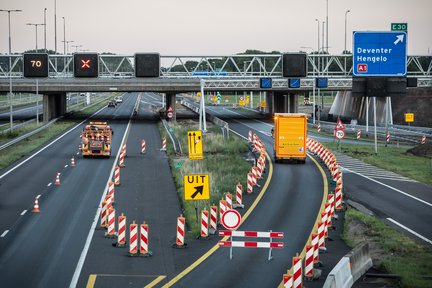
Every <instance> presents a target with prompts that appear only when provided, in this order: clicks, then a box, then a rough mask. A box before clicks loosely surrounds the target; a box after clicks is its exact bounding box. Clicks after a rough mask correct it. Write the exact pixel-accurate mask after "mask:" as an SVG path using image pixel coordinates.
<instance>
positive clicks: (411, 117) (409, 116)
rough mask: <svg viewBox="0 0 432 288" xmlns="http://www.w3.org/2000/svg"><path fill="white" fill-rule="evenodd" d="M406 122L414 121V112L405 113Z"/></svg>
mask: <svg viewBox="0 0 432 288" xmlns="http://www.w3.org/2000/svg"><path fill="white" fill-rule="evenodd" d="M405 122H414V113H405Z"/></svg>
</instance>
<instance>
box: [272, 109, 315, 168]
mask: <svg viewBox="0 0 432 288" xmlns="http://www.w3.org/2000/svg"><path fill="white" fill-rule="evenodd" d="M273 133H274V159H275V162H276V163H279V162H282V161H283V160H295V161H297V162H299V163H302V164H304V163H306V138H307V115H306V114H304V113H275V114H274V130H273Z"/></svg>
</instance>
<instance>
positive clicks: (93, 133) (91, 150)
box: [81, 121, 114, 158]
mask: <svg viewBox="0 0 432 288" xmlns="http://www.w3.org/2000/svg"><path fill="white" fill-rule="evenodd" d="M113 134H114V132H113V131H112V129H111V127H110V126H109V125H108V123H107V122H104V121H91V122H90V123H89V124H87V125H86V126H85V127H84V129H83V130H82V134H81V140H82V143H81V153H82V156H83V157H84V158H86V157H90V156H95V157H108V158H109V157H110V156H111V140H112V135H113Z"/></svg>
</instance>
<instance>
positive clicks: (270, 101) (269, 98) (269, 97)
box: [264, 92, 274, 115]
mask: <svg viewBox="0 0 432 288" xmlns="http://www.w3.org/2000/svg"><path fill="white" fill-rule="evenodd" d="M264 97H265V101H266V103H267V107H266V112H267V113H269V114H270V115H273V114H274V98H273V92H264Z"/></svg>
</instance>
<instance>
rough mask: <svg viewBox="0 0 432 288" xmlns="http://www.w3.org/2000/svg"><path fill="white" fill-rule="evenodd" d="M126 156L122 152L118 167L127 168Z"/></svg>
mask: <svg viewBox="0 0 432 288" xmlns="http://www.w3.org/2000/svg"><path fill="white" fill-rule="evenodd" d="M125 155H126V153H125V152H124V151H123V150H122V151H120V157H119V164H118V166H119V167H121V168H123V167H125V164H124V158H125Z"/></svg>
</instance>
